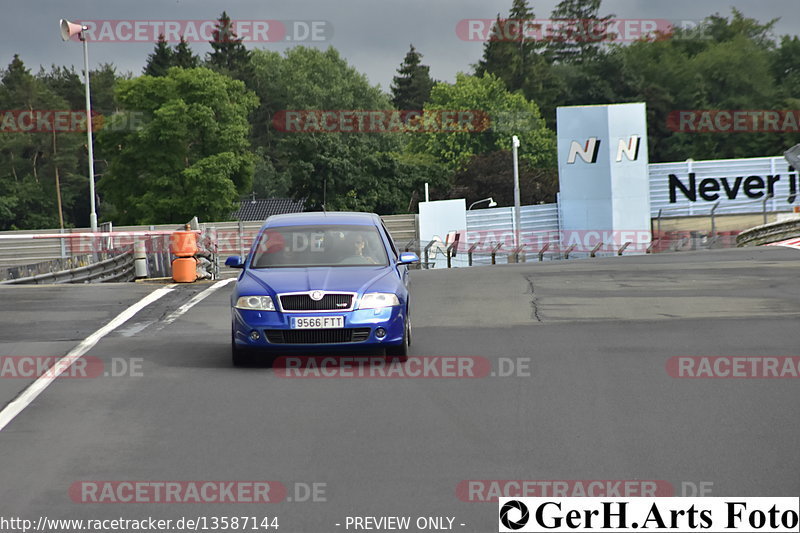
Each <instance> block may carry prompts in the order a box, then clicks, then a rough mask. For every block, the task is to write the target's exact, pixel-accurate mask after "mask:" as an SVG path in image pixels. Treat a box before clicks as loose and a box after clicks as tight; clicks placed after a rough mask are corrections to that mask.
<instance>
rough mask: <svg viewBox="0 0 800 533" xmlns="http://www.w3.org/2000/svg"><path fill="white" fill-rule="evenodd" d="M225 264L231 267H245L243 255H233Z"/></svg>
mask: <svg viewBox="0 0 800 533" xmlns="http://www.w3.org/2000/svg"><path fill="white" fill-rule="evenodd" d="M225 266H227V267H231V268H244V261H242V258H241V256H238V255H232V256H230V257H228V258H227V259H226V260H225Z"/></svg>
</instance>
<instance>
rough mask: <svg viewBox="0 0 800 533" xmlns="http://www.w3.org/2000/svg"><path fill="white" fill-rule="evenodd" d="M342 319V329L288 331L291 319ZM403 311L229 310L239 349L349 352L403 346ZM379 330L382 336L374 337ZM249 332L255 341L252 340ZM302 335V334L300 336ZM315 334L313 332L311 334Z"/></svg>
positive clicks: (397, 308) (389, 308)
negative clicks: (349, 350) (316, 349)
mask: <svg viewBox="0 0 800 533" xmlns="http://www.w3.org/2000/svg"><path fill="white" fill-rule="evenodd" d="M326 315H327V316H343V317H344V330H350V331H351V332H350V333H348V332H347V331H342V330H339V329H331V330H300V329H292V328H291V318H292V317H321V316H326ZM405 320H406V316H405V308H404V307H403V306H401V305H398V306H394V307H385V308H382V309H358V310H355V311H346V312H336V311H331V312H325V313H320V312H316V313H307V312H302V311H297V312H281V311H252V310H248V309H237V308H235V307H234V308H232V324H233V342H235V343H236V345H237V346H238V347H240V348H254V349H255V348H260V349H268V350H276V351H277V350H286V351H290V350H296V349H297V348H326V349H329V348H331V349H336V348H343V349H353V348H361V347H363V348H379V347H381V346H397V345H399V344H402V343H403V334H404V332H405ZM378 328H383V329H384V330H385V331H386V334H385V335H384V336H383V337H382V338H380V337H378V336H377V335H376V334H375V331H376V330H377V329H378ZM253 332H257V333H258V338H253V337H254V336H255V335H253ZM301 332H305V333H301ZM311 332H317V333H311Z"/></svg>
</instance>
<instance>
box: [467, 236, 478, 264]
mask: <svg viewBox="0 0 800 533" xmlns="http://www.w3.org/2000/svg"><path fill="white" fill-rule="evenodd" d="M479 244H480V242H476V243H473V244H472V246H470V247H469V250H467V258H468V259H469V266H472V252H474V251H475V248H477V247H478V245H479Z"/></svg>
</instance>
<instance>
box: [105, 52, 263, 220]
mask: <svg viewBox="0 0 800 533" xmlns="http://www.w3.org/2000/svg"><path fill="white" fill-rule="evenodd" d="M117 99H118V101H119V104H120V106H121V108H122V109H123V113H118V114H117V115H115V116H114V117H112V121H111V124H110V125H109V127H107V128H105V129H103V131H102V132H101V133H100V136H99V144H100V146H101V147H103V148H104V150H106V154H107V156H108V159H109V166H108V169H107V170H106V172H105V174H104V176H103V177H102V179H101V181H100V183H99V187H100V189H101V191H103V192H104V194H105V195H106V197H107V198H108V199H109V200H110V201H111V203H113V205H114V207H115V208H116V214H115V221H117V222H119V223H139V224H152V223H157V222H158V223H164V222H184V221H186V220H188V219H189V218H191V217H192V216H198V217H199V218H201V219H204V220H225V219H227V217H228V216H230V213H231V212H232V211H233V209H234V206H235V203H236V201H237V200H238V199H239V196H240V195H241V194H242V193H245V192H248V191H250V189H251V186H252V175H253V156H252V154H251V153H250V152H249V151H248V142H247V139H248V132H249V125H248V123H247V114H248V113H249V112H250V111H251V110H253V109H254V108H255V107H256V105H257V103H258V99H257V98H256V97H255V95H253V94H252V92H250V91H248V90H247V89H246V88H245V86H244V84H243V83H242V82H240V81H237V80H233V79H231V78H229V77H227V76H224V75H221V74H218V73H216V72H213V71H211V70H209V69H206V68H196V69H181V68H171V69H170V70H169V71H167V75H166V76H161V77H153V76H141V77H139V78H136V79H133V80H124V81H122V82H120V84H119V87H118V89H117ZM132 113H143V114H145V115H146V116H147V117H150V118H149V120H147V121H145V123H144V124H143V125H142V126H141V127H139V128H130V127H125V126H126V125H129V124H131V114H132Z"/></svg>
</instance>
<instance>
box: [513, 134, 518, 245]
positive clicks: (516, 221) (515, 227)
mask: <svg viewBox="0 0 800 533" xmlns="http://www.w3.org/2000/svg"><path fill="white" fill-rule="evenodd" d="M511 146H512V153H513V155H514V244H515V246H519V224H520V222H519V219H520V214H519V210H520V205H519V163H518V162H517V148H519V137H517V136H516V135H514V136H512V137H511Z"/></svg>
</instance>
